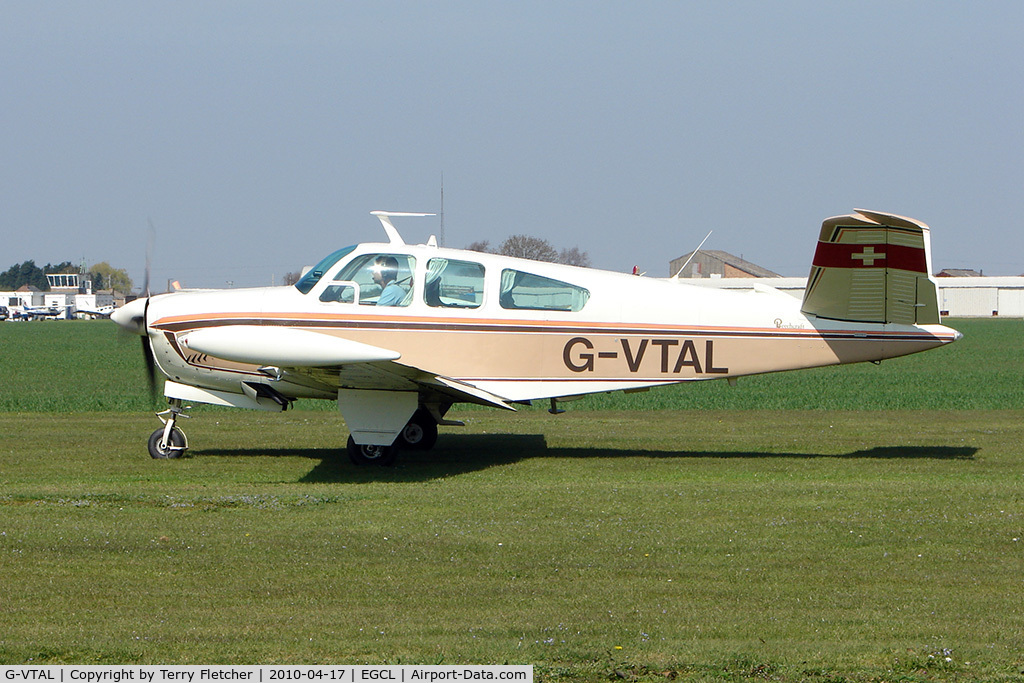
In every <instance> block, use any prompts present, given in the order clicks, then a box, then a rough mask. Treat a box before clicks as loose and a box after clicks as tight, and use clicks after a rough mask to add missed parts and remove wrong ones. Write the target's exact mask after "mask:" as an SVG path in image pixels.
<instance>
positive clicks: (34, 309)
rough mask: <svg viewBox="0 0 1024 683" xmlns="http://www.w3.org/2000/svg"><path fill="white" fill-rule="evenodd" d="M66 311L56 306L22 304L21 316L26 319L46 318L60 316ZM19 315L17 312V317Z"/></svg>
mask: <svg viewBox="0 0 1024 683" xmlns="http://www.w3.org/2000/svg"><path fill="white" fill-rule="evenodd" d="M63 313H64V311H62V310H61V309H59V308H57V307H56V306H31V305H28V304H22V306H21V314H20V317H21V318H24V319H26V320H46V319H48V318H58V317H60V316H61V315H62V314H63ZM17 317H19V316H18V314H17V312H15V318H17Z"/></svg>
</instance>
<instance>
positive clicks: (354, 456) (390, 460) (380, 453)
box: [348, 436, 398, 467]
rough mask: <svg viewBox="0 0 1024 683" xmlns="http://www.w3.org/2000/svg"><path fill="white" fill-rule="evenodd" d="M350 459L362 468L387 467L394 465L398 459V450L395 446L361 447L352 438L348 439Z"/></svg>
mask: <svg viewBox="0 0 1024 683" xmlns="http://www.w3.org/2000/svg"><path fill="white" fill-rule="evenodd" d="M348 457H349V458H350V459H351V460H352V462H353V463H355V464H356V465H359V466H360V467H363V466H366V465H376V466H378V467H387V466H389V465H393V464H394V462H395V458H397V457H398V449H397V448H395V447H394V446H370V445H363V446H360V445H359V444H357V443H356V442H355V439H353V438H352V437H351V436H350V437H348Z"/></svg>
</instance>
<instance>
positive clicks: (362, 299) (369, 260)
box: [334, 254, 416, 306]
mask: <svg viewBox="0 0 1024 683" xmlns="http://www.w3.org/2000/svg"><path fill="white" fill-rule="evenodd" d="M414 272H416V259H415V258H413V257H412V256H409V255H407V254H366V255H365V256H360V257H358V258H354V259H352V262H351V263H349V264H347V265H346V266H345V267H344V268H342V269H341V272H339V273H338V275H337V276H336V277H335V278H334V280H335V282H355V283H356V284H357V285H359V303H361V304H365V305H370V306H408V305H409V303H410V302H411V301H412V293H413V290H412V276H413V273H414Z"/></svg>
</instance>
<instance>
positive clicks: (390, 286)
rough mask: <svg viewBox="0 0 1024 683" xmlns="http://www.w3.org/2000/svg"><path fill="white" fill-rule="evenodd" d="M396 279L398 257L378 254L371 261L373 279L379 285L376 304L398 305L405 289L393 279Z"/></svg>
mask: <svg viewBox="0 0 1024 683" xmlns="http://www.w3.org/2000/svg"><path fill="white" fill-rule="evenodd" d="M397 279H398V259H396V258H395V257H394V256H378V257H377V258H376V260H374V262H373V281H374V282H375V283H377V284H378V285H380V287H381V292H380V297H378V299H377V305H378V306H398V305H399V304H401V303H402V299H404V298H405V290H404V289H402V288H401V287H400V286H399V285H398V283H397V282H395V280H397Z"/></svg>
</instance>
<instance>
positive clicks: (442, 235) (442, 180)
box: [441, 171, 444, 247]
mask: <svg viewBox="0 0 1024 683" xmlns="http://www.w3.org/2000/svg"><path fill="white" fill-rule="evenodd" d="M441 246H442V247H444V172H443V171H442V172H441Z"/></svg>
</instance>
